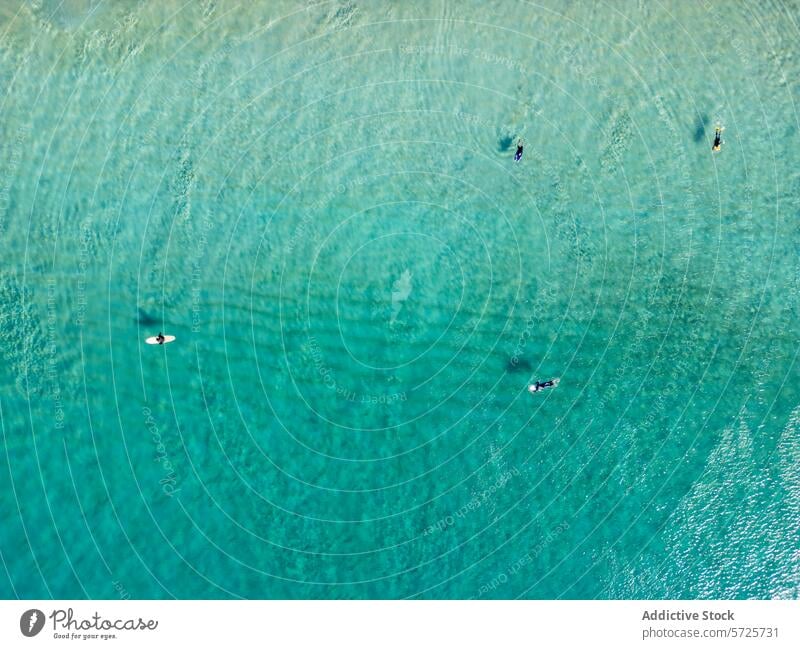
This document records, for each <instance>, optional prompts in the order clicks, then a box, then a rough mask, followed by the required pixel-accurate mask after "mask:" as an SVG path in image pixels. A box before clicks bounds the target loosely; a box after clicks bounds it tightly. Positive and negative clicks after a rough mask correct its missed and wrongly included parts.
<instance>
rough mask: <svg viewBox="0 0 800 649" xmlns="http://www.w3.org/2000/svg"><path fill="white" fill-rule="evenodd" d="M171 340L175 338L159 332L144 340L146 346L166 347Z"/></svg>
mask: <svg viewBox="0 0 800 649" xmlns="http://www.w3.org/2000/svg"><path fill="white" fill-rule="evenodd" d="M173 340H175V336H170V335H164V334H162V333H161V332H160V331H159V332H158V335H157V336H150V337H149V338H145V339H144V341H145V342H146V343H147V344H148V345H166V344H167V343H171V342H172V341H173Z"/></svg>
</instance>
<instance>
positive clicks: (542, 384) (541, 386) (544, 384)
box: [528, 379, 561, 394]
mask: <svg viewBox="0 0 800 649" xmlns="http://www.w3.org/2000/svg"><path fill="white" fill-rule="evenodd" d="M560 380H561V379H551V380H550V381H536V383H534V384H532V385H529V386H528V392H530V393H531V394H534V393H535V392H541V391H542V390H546V389H547V388H554V387H556V386H557V385H558V382H559V381H560Z"/></svg>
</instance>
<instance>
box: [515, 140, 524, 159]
mask: <svg viewBox="0 0 800 649" xmlns="http://www.w3.org/2000/svg"><path fill="white" fill-rule="evenodd" d="M521 158H522V140H518V141H517V152H516V153H515V154H514V162H519V161H520V159H521Z"/></svg>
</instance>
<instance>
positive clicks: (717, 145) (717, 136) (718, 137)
mask: <svg viewBox="0 0 800 649" xmlns="http://www.w3.org/2000/svg"><path fill="white" fill-rule="evenodd" d="M724 130H725V129H724V128H723V127H722V126H717V130H716V131H715V132H714V144H713V146H712V147H711V150H712V151H719V150H720V149H721V148H722V131H724Z"/></svg>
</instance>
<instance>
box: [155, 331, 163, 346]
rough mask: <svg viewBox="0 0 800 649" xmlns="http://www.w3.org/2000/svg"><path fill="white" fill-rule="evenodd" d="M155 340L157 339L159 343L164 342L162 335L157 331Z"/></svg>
mask: <svg viewBox="0 0 800 649" xmlns="http://www.w3.org/2000/svg"><path fill="white" fill-rule="evenodd" d="M156 340H157V341H158V344H159V345H163V344H164V335H163V334H162V333H161V332H160V331H159V332H158V335H157V336H156Z"/></svg>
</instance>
